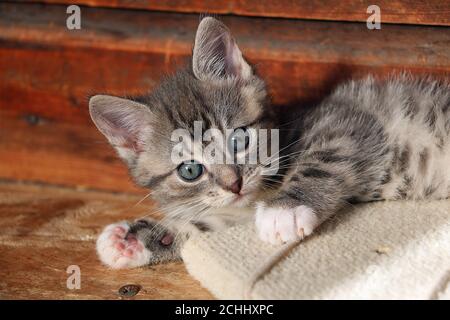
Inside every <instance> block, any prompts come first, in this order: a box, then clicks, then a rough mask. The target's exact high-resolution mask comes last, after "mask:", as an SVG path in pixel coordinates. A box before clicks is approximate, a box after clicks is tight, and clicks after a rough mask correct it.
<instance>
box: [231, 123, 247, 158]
mask: <svg viewBox="0 0 450 320" xmlns="http://www.w3.org/2000/svg"><path fill="white" fill-rule="evenodd" d="M249 143H250V134H249V133H248V131H247V129H245V128H238V129H235V130H234V132H233V133H232V134H231V135H230V138H229V140H228V147H229V148H230V150H232V151H234V152H235V153H237V152H241V151H244V150H245V149H247V147H248V145H249Z"/></svg>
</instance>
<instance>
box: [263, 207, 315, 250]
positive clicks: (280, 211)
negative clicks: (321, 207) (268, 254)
mask: <svg viewBox="0 0 450 320" xmlns="http://www.w3.org/2000/svg"><path fill="white" fill-rule="evenodd" d="M318 224H319V220H318V218H317V215H316V214H315V213H314V211H313V210H312V209H311V208H309V207H307V206H303V205H302V206H298V207H295V208H289V209H285V208H281V207H268V208H266V207H264V206H263V205H259V206H258V208H257V209H256V229H257V230H258V235H259V238H260V239H261V240H263V241H265V242H269V243H271V244H280V243H283V242H291V241H296V240H299V239H303V238H304V237H306V236H309V235H310V234H311V233H312V232H313V230H314V229H315V228H316V227H317V226H318Z"/></svg>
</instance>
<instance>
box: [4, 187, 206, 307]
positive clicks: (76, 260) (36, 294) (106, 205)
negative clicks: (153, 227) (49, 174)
mask: <svg viewBox="0 0 450 320" xmlns="http://www.w3.org/2000/svg"><path fill="white" fill-rule="evenodd" d="M138 200H139V197H136V196H125V195H117V194H107V193H100V192H80V191H74V190H69V189H62V188H52V187H39V186H32V185H20V184H4V183H0V229H1V230H2V233H1V234H0V252H2V254H1V255H0V265H1V266H2V267H1V268H0V299H112V300H115V299H120V298H121V297H120V296H119V294H118V289H119V288H120V287H121V286H123V285H126V284H137V285H140V286H142V290H141V291H140V292H139V293H138V294H137V295H136V296H135V297H133V298H132V299H211V298H212V296H211V295H210V294H209V293H208V292H207V291H206V290H205V289H203V288H202V287H201V286H200V284H199V283H198V282H197V281H195V280H194V279H192V278H191V277H190V276H189V274H188V273H187V271H186V269H185V267H184V265H183V264H182V263H181V262H177V263H168V264H164V265H158V266H152V267H146V268H140V269H133V270H109V269H108V268H106V267H105V266H103V265H102V264H101V263H100V261H99V260H98V258H97V256H96V251H95V240H96V238H97V235H98V234H99V233H100V232H101V230H102V229H103V228H104V227H105V226H106V225H107V224H110V223H115V222H118V221H121V220H124V219H126V220H129V219H136V218H139V217H141V216H143V215H145V214H146V213H148V212H150V211H153V209H154V208H153V205H152V203H151V202H147V203H146V204H145V205H144V204H141V205H139V206H135V204H136V202H137V201H138ZM70 265H77V266H79V267H80V271H81V277H80V280H81V288H80V289H79V290H69V289H68V288H67V285H66V281H67V277H68V276H69V274H67V273H66V270H67V268H68V267H69V266H70Z"/></svg>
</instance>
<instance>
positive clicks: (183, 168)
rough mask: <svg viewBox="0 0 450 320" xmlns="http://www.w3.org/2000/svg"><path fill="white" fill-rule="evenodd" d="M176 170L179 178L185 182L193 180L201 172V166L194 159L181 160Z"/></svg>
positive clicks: (198, 176)
mask: <svg viewBox="0 0 450 320" xmlns="http://www.w3.org/2000/svg"><path fill="white" fill-rule="evenodd" d="M177 170H178V175H179V176H180V177H181V179H183V180H184V181H187V182H193V181H195V180H197V179H198V178H200V176H201V175H202V174H203V166H202V165H201V164H200V163H198V162H195V161H190V162H183V163H182V164H180V165H179V166H178V169H177Z"/></svg>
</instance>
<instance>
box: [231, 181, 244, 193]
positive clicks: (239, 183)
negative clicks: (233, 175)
mask: <svg viewBox="0 0 450 320" xmlns="http://www.w3.org/2000/svg"><path fill="white" fill-rule="evenodd" d="M228 188H229V190H230V191H231V192H233V193H236V194H238V193H239V192H241V188H242V177H239V178H238V179H237V180H236V181H235V182H233V183H232V184H231V185H230V186H229V187H228Z"/></svg>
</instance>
